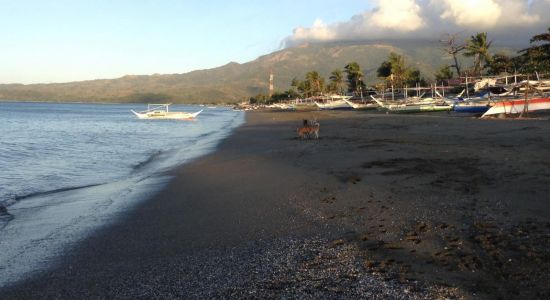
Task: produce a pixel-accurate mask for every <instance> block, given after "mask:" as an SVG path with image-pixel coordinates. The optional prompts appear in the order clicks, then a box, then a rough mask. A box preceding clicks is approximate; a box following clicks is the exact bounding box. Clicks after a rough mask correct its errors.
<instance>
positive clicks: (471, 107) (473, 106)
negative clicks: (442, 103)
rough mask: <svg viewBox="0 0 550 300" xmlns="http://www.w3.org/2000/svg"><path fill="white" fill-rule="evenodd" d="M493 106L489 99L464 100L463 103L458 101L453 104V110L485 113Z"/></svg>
mask: <svg viewBox="0 0 550 300" xmlns="http://www.w3.org/2000/svg"><path fill="white" fill-rule="evenodd" d="M490 107H491V104H489V103H488V102H487V101H485V102H463V103H456V104H455V105H453V111H455V112H458V113H471V114H482V113H485V112H486V111H487V110H489V108H490Z"/></svg>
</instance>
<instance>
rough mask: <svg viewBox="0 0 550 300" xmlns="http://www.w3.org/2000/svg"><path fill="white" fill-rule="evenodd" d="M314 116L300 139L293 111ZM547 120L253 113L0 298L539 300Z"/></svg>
mask: <svg viewBox="0 0 550 300" xmlns="http://www.w3.org/2000/svg"><path fill="white" fill-rule="evenodd" d="M304 118H307V119H317V120H318V121H319V122H320V123H321V127H320V128H321V129H320V139H319V140H304V141H302V140H299V139H298V138H297V137H296V132H295V128H296V126H298V125H299V124H300V123H301V120H302V119H304ZM549 158H550V121H548V120H515V121H507V120H478V119H473V118H463V117H462V118H457V117H453V116H452V115H448V114H436V115H429V116H420V115H385V114H371V113H363V112H353V111H344V112H318V111H314V112H252V113H248V114H247V122H246V124H245V125H243V126H242V127H240V128H239V129H237V130H236V132H235V133H234V134H233V135H232V136H231V137H229V138H228V139H227V140H225V141H224V142H222V144H221V145H220V147H219V149H218V151H216V152H215V153H213V154H211V155H208V156H205V157H203V158H201V159H199V160H197V161H195V162H192V163H190V164H188V165H185V166H182V167H180V168H179V169H177V170H175V171H174V175H175V178H174V180H173V181H172V182H171V183H170V184H169V186H168V187H167V188H166V189H165V190H163V191H162V192H160V193H159V194H158V195H156V196H155V197H154V198H153V199H150V200H149V201H146V202H144V203H143V204H141V205H139V206H138V207H136V208H135V209H133V210H132V211H129V212H128V214H127V215H126V216H125V217H124V218H123V219H121V220H120V221H117V222H116V223H115V224H114V225H113V226H110V227H108V228H105V229H103V230H101V231H99V232H97V233H96V234H94V235H92V236H91V237H89V238H87V239H86V240H84V241H82V242H81V243H79V244H78V245H76V246H75V247H73V248H72V249H68V250H67V253H66V255H64V256H63V257H62V258H61V259H60V260H59V261H57V262H55V267H53V268H52V269H50V270H49V271H46V272H41V273H38V274H36V276H34V277H33V278H29V279H28V280H26V281H23V282H21V283H19V284H17V285H16V286H12V287H9V288H5V289H4V290H3V291H0V292H1V293H2V296H3V298H82V297H84V298H97V297H99V298H112V297H117V298H120V297H124V298H310V299H319V298H327V299H334V298H372V297H377V296H378V297H380V298H412V299H414V298H439V297H448V298H465V299H474V298H475V299H479V298H489V299H490V298H528V297H534V298H548V297H550V288H549V287H550V272H549V271H550V209H549V208H550V201H548V200H549V199H550V198H549V196H548V195H549V194H550V161H549Z"/></svg>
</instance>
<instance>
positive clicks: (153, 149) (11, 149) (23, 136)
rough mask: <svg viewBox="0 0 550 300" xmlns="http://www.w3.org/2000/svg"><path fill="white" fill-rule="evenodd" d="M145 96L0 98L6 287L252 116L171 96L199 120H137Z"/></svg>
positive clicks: (0, 243)
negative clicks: (112, 99) (131, 100)
mask: <svg viewBox="0 0 550 300" xmlns="http://www.w3.org/2000/svg"><path fill="white" fill-rule="evenodd" d="M145 108H146V105H144V104H76V103H29V102H0V287H2V286H5V285H9V284H12V283H14V282H16V281H17V280H20V279H22V278H26V277H28V276H30V274H32V273H33V272H37V271H39V270H41V269H43V268H47V267H48V266H49V265H51V264H52V263H54V262H55V260H56V258H58V257H59V256H60V255H62V254H63V251H65V250H66V249H67V247H70V246H71V245H74V244H75V243H77V242H78V241H79V240H81V239H83V238H85V237H86V236H88V235H89V234H90V233H92V232H93V231H94V230H97V229H99V228H101V227H103V226H106V225H108V224H110V223H111V222H114V221H116V220H117V219H119V218H120V217H121V216H123V215H124V213H125V212H127V211H128V210H129V209H131V208H132V207H133V206H134V205H136V204H138V203H140V202H141V201H145V200H147V199H148V198H150V197H152V196H153V195H154V194H155V193H157V192H158V191H159V190H160V189H162V188H163V187H164V186H165V185H166V184H167V183H168V182H169V180H170V175H169V174H170V173H169V171H170V170H173V169H174V168H176V167H177V166H180V165H182V164H185V163H187V162H190V161H192V160H193V159H196V158H198V157H201V156H203V155H206V154H208V153H210V152H212V151H214V150H215V149H216V146H217V145H218V144H219V143H220V141H221V140H223V139H224V138H225V137H227V136H228V135H229V134H231V132H232V131H233V130H234V129H235V128H237V127H238V126H239V125H241V124H242V123H243V122H244V113H242V112H236V111H233V110H231V109H230V108H227V107H205V106H189V105H171V106H170V110H171V111H186V112H196V111H199V110H203V112H202V113H201V114H200V115H199V116H198V117H197V119H196V120H191V121H181V120H139V119H137V118H136V117H135V116H134V115H133V114H132V113H131V110H136V111H139V110H144V109H145Z"/></svg>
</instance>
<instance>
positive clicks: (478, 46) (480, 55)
mask: <svg viewBox="0 0 550 300" xmlns="http://www.w3.org/2000/svg"><path fill="white" fill-rule="evenodd" d="M492 43H493V42H492V41H490V42H487V33H486V32H480V33H478V34H476V35H472V37H471V38H470V40H469V41H468V43H467V44H466V48H465V50H466V52H464V56H466V57H473V58H474V73H475V74H481V70H482V64H483V63H484V62H490V61H491V55H490V54H489V48H490V47H491V44H492Z"/></svg>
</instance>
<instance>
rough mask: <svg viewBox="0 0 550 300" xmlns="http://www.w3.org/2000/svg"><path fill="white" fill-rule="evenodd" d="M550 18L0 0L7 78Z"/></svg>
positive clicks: (459, 11)
mask: <svg viewBox="0 0 550 300" xmlns="http://www.w3.org/2000/svg"><path fill="white" fill-rule="evenodd" d="M549 16H550V0H341V1H334V0H317V1H307V0H277V1H271V0H263V1H259V0H258V1H253V0H234V1H220V0H215V1H214V0H201V1H198V0H155V1H153V0H133V1H131V0H109V1H105V0H94V1H92V0H88V1H84V0H80V1H79V0H72V1H69V0H63V1H61V0H49V1H38V0H33V1H30V0H13V1H6V0H0V37H1V38H0V83H26V84H27V83H50V82H69V81H79V80H91V79H100V78H117V77H121V76H124V75H127V74H136V75H137V74H155V73H159V74H172V73H185V72H189V71H192V70H197V69H207V68H213V67H217V66H221V65H224V64H227V63H229V62H232V61H235V62H239V63H244V62H247V61H250V60H253V59H255V58H257V57H258V56H261V55H264V54H268V53H270V52H273V51H276V50H279V49H281V48H282V47H292V46H294V45H297V44H301V43H306V42H324V41H341V40H371V39H382V38H387V39H411V38H412V39H415V38H433V39H439V37H440V36H441V34H442V33H444V32H453V33H454V32H464V33H467V34H473V33H474V32H477V31H481V30H483V31H487V32H488V33H489V36H490V37H494V38H498V39H502V40H505V39H522V40H524V41H525V42H528V40H529V37H530V36H532V35H534V34H537V33H542V32H544V31H546V29H547V28H548V27H550V19H549ZM467 34H466V35H467Z"/></svg>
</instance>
